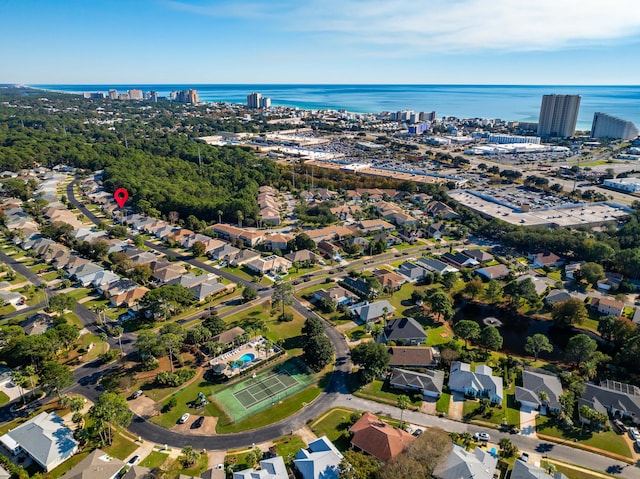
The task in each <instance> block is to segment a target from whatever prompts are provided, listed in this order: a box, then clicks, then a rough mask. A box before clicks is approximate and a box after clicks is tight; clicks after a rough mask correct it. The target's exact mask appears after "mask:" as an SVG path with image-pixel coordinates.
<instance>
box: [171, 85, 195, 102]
mask: <svg viewBox="0 0 640 479" xmlns="http://www.w3.org/2000/svg"><path fill="white" fill-rule="evenodd" d="M170 98H171V100H172V101H177V102H178V103H191V104H192V105H195V104H196V103H198V92H197V91H196V90H194V89H193V88H191V89H189V90H180V91H172V92H171V96H170Z"/></svg>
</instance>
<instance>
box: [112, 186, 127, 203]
mask: <svg viewBox="0 0 640 479" xmlns="http://www.w3.org/2000/svg"><path fill="white" fill-rule="evenodd" d="M113 198H114V199H115V200H116V203H118V206H119V207H120V208H122V207H123V206H124V204H125V203H126V202H127V200H128V199H129V192H128V191H127V190H125V189H124V188H118V189H117V190H116V191H115V193H114V194H113Z"/></svg>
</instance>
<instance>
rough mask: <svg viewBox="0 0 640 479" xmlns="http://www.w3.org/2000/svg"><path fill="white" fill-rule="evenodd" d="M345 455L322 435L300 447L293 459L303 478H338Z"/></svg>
mask: <svg viewBox="0 0 640 479" xmlns="http://www.w3.org/2000/svg"><path fill="white" fill-rule="evenodd" d="M342 459H343V456H342V454H341V453H340V451H338V449H336V447H335V446H334V445H333V443H332V442H331V441H330V440H329V439H328V438H327V436H322V437H321V438H319V439H316V440H315V441H313V442H311V443H309V447H308V448H307V449H300V450H299V451H298V453H297V454H296V458H295V460H294V461H293V463H294V464H295V466H296V468H297V469H298V471H299V472H300V474H301V475H302V477H303V479H338V467H339V466H340V462H342Z"/></svg>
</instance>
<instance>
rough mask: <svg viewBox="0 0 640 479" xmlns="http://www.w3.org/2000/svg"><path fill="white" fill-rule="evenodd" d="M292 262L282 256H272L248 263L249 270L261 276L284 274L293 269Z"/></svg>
mask: <svg viewBox="0 0 640 479" xmlns="http://www.w3.org/2000/svg"><path fill="white" fill-rule="evenodd" d="M291 266H292V265H291V261H289V260H288V259H286V258H282V257H281V256H276V255H271V256H267V257H264V258H256V259H254V260H252V261H249V262H248V263H247V268H249V269H250V270H252V271H255V272H256V273H260V274H274V275H276V274H282V273H285V274H286V273H287V271H289V269H290V268H291Z"/></svg>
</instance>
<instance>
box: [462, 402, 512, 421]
mask: <svg viewBox="0 0 640 479" xmlns="http://www.w3.org/2000/svg"><path fill="white" fill-rule="evenodd" d="M462 415H463V417H464V419H465V420H466V421H472V420H477V421H483V422H490V423H492V424H495V425H496V426H500V425H501V424H502V421H503V418H505V417H506V411H505V409H504V408H500V409H499V408H498V407H495V406H491V407H489V409H487V411H486V412H485V413H484V414H480V401H476V400H473V399H467V400H466V401H465V402H464V406H463V412H462Z"/></svg>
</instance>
